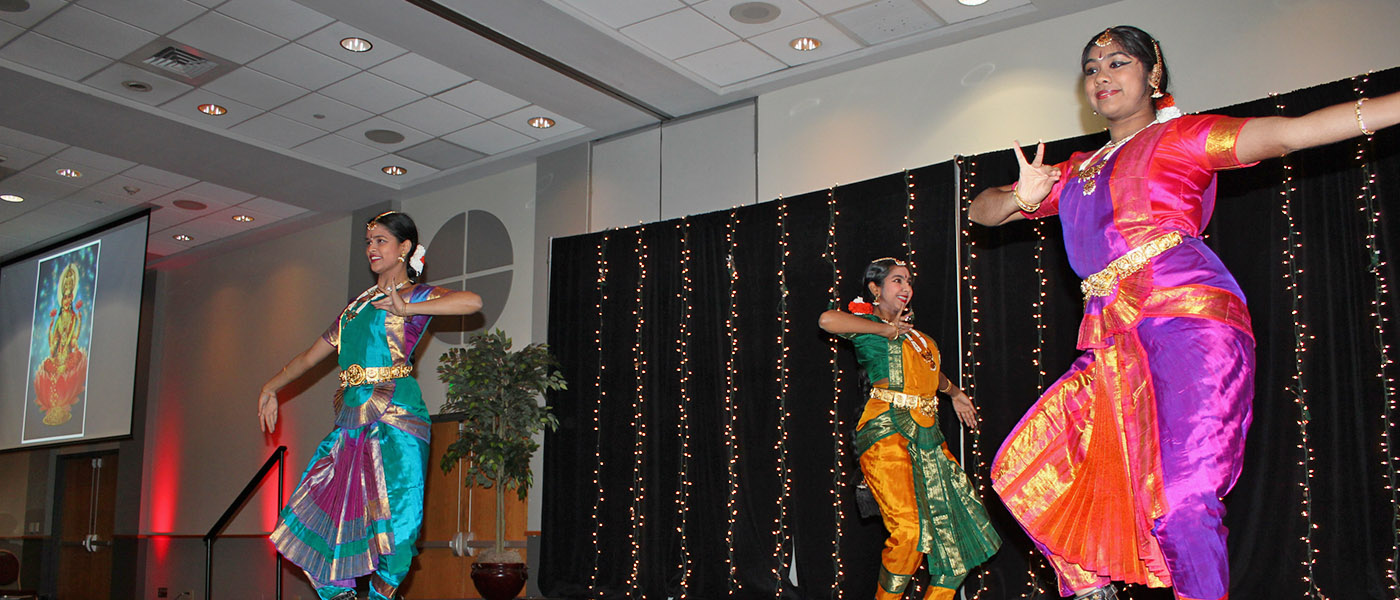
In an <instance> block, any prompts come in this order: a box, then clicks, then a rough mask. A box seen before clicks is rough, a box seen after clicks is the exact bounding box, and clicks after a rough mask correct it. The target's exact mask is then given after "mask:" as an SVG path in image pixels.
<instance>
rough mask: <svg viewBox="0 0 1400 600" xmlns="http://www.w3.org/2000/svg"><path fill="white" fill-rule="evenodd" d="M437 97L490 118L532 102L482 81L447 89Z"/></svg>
mask: <svg viewBox="0 0 1400 600" xmlns="http://www.w3.org/2000/svg"><path fill="white" fill-rule="evenodd" d="M436 97H437V99H438V100H442V101H443V102H446V103H448V104H451V105H453V106H455V107H457V108H460V109H462V110H465V111H467V112H469V113H472V114H474V115H478V116H481V117H485V118H488V119H489V118H491V117H494V116H497V115H503V114H506V113H508V112H510V111H512V110H515V109H517V108H520V107H522V106H527V105H529V104H530V103H529V102H528V101H525V100H521V99H520V98H516V97H515V96H512V95H510V94H507V93H505V92H503V91H501V90H498V89H496V88H494V87H491V86H489V85H487V84H485V83H482V82H480V81H473V82H471V83H468V84H466V85H464V86H461V87H458V88H453V89H450V90H447V91H445V92H443V93H441V94H438V95H437V96H436Z"/></svg>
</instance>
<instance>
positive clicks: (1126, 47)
mask: <svg viewBox="0 0 1400 600" xmlns="http://www.w3.org/2000/svg"><path fill="white" fill-rule="evenodd" d="M1104 34H1108V35H1109V36H1111V37H1112V38H1113V41H1115V42H1118V46H1119V47H1121V48H1123V51H1124V52H1127V53H1128V55H1129V56H1131V57H1133V58H1136V59H1137V60H1138V61H1139V62H1141V63H1142V65H1143V67H1144V68H1143V73H1144V74H1150V73H1152V65H1155V64H1157V59H1158V58H1161V59H1162V79H1161V81H1159V82H1158V83H1157V89H1158V90H1160V91H1161V92H1162V93H1163V94H1166V93H1168V92H1167V84H1169V83H1171V75H1170V74H1169V73H1168V72H1167V61H1166V58H1165V57H1160V56H1159V55H1158V53H1159V52H1160V51H1161V49H1162V45H1161V43H1160V42H1158V41H1157V40H1156V39H1154V38H1153V37H1152V35H1151V34H1149V33H1147V32H1146V31H1143V30H1141V29H1138V28H1136V27H1133V26H1132V25H1118V26H1116V27H1109V28H1108V29H1106V30H1103V31H1100V32H1098V33H1095V34H1094V37H1093V38H1091V39H1090V40H1089V43H1087V44H1084V51H1083V52H1081V53H1079V64H1080V66H1083V65H1084V63H1085V62H1088V60H1089V52H1090V51H1091V50H1093V49H1094V48H1098V47H1100V46H1099V45H1098V42H1099V39H1100V38H1102V37H1103V36H1104ZM1154 44H1155V45H1154Z"/></svg>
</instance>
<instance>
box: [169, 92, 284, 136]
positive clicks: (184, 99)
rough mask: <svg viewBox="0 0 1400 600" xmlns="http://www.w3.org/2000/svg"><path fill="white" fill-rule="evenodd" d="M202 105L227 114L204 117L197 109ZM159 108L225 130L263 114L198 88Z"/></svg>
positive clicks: (250, 107) (230, 99)
mask: <svg viewBox="0 0 1400 600" xmlns="http://www.w3.org/2000/svg"><path fill="white" fill-rule="evenodd" d="M204 104H217V105H219V106H222V107H224V108H226V109H228V112H226V113H224V114H222V115H217V116H216V115H206V114H204V113H202V112H199V107H200V106H201V105H204ZM160 107H161V108H163V109H165V110H168V111H170V112H173V113H175V114H177V115H182V116H185V117H188V118H191V119H194V120H195V121H198V122H199V123H201V124H205V125H209V126H211V127H223V128H225V129H227V128H229V127H233V126H234V125H237V124H239V123H242V122H243V121H246V120H248V119H250V118H252V117H253V116H255V115H257V114H258V113H261V112H263V111H261V110H258V109H257V108H255V107H253V106H251V105H248V104H244V103H242V102H237V101H235V100H233V99H232V98H229V97H227V96H220V95H219V94H215V93H214V92H210V91H206V90H203V89H198V88H196V89H194V90H192V91H190V92H189V93H188V94H185V95H183V96H180V97H179V98H176V99H174V100H171V101H169V102H166V103H165V104H162V105H160Z"/></svg>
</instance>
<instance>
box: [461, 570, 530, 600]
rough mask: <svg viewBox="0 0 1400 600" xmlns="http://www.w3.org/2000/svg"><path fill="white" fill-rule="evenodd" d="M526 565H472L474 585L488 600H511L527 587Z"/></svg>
mask: <svg viewBox="0 0 1400 600" xmlns="http://www.w3.org/2000/svg"><path fill="white" fill-rule="evenodd" d="M525 576H526V570H525V563H482V562H475V563H472V583H474V584H476V591H477V592H480V593H481V597H482V598H485V599H486V600H510V599H511V598H514V597H515V595H516V594H519V593H520V589H521V588H523V587H525Z"/></svg>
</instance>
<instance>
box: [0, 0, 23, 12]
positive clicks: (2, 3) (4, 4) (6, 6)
mask: <svg viewBox="0 0 1400 600" xmlns="http://www.w3.org/2000/svg"><path fill="white" fill-rule="evenodd" d="M26 10H29V2H28V0H0V12H14V13H18V12H24V11H26Z"/></svg>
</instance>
